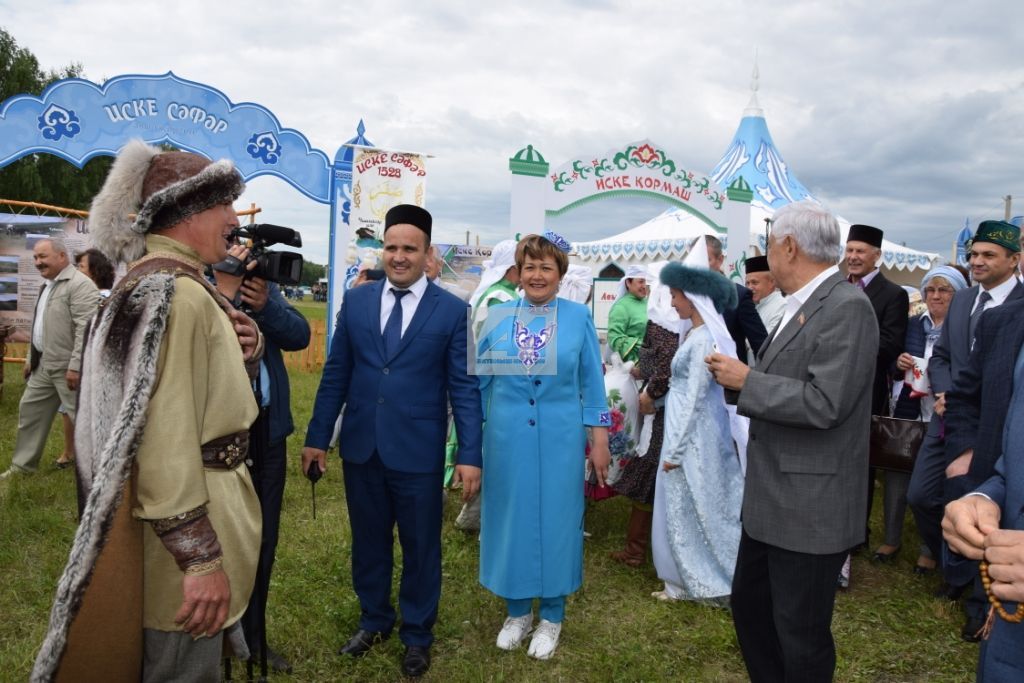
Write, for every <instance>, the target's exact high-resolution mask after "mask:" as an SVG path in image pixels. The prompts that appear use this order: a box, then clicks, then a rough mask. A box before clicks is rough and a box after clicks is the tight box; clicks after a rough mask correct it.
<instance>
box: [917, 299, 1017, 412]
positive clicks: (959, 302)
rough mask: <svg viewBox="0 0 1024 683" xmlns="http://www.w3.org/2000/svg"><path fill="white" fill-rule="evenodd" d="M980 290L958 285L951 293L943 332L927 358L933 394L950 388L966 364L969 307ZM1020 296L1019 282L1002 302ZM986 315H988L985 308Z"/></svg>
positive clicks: (969, 352) (970, 307)
mask: <svg viewBox="0 0 1024 683" xmlns="http://www.w3.org/2000/svg"><path fill="white" fill-rule="evenodd" d="M979 290H980V287H979V286H978V285H975V286H973V287H969V288H967V289H961V290H960V291H959V292H957V293H956V294H954V295H953V300H952V301H951V302H950V304H949V312H948V313H946V320H945V322H943V323H942V333H941V334H940V335H939V341H937V342H935V348H934V350H933V351H932V357H931V359H930V360H929V361H928V381H930V382H931V385H932V392H934V393H936V394H941V393H943V392H946V391H949V390H950V389H952V388H953V383H954V382H955V381H956V376H957V375H958V374H959V373H960V372H961V371H962V370H963V369H964V368H965V367H967V360H968V358H969V357H970V354H971V340H970V339H968V338H967V337H968V332H969V330H970V322H971V309H972V308H974V301H975V300H976V299H977V298H978V291H979ZM1022 297H1024V285H1021V284H1020V283H1018V284H1017V286H1016V287H1014V288H1013V290H1012V291H1011V292H1010V295H1009V296H1008V297H1006V302H1005V303H1009V302H1011V301H1014V300H1016V299H1020V298H1022ZM985 315H988V312H987V311H986V312H985Z"/></svg>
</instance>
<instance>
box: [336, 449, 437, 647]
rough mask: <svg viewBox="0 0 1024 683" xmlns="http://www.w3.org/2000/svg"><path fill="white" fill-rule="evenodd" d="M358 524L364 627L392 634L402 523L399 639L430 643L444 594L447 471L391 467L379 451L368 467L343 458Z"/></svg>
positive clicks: (357, 584)
mask: <svg viewBox="0 0 1024 683" xmlns="http://www.w3.org/2000/svg"><path fill="white" fill-rule="evenodd" d="M342 471H343V472H344V475H345V497H346V499H347V503H348V518H349V524H350V525H351V527H352V587H353V588H354V589H355V591H356V595H357V596H358V597H359V605H360V608H361V611H362V613H361V616H360V619H359V628H362V629H366V630H367V631H376V632H381V633H390V632H391V629H392V628H393V627H394V625H395V609H394V607H392V605H391V574H392V570H393V568H394V566H393V565H394V562H393V559H392V547H393V544H394V530H395V525H396V524H397V526H398V541H399V543H400V544H401V546H402V580H401V583H400V585H399V589H398V607H399V610H400V611H401V615H402V625H401V627H400V628H399V631H398V633H399V636H400V637H401V639H402V642H403V643H405V644H406V645H418V646H421V647H429V646H430V645H431V644H432V643H433V642H434V635H433V633H432V631H431V629H432V628H433V626H434V622H435V621H437V604H438V601H439V600H440V599H441V511H442V505H443V499H442V486H441V484H442V481H443V479H444V472H443V471H442V472H437V473H428V474H420V473H411V472H399V471H397V470H392V469H388V468H387V467H385V466H384V463H383V462H381V459H380V456H378V455H377V454H376V453H374V454H373V455H372V456H371V457H370V459H369V460H367V461H366V462H365V463H362V464H354V463H350V462H347V461H344V460H343V461H342Z"/></svg>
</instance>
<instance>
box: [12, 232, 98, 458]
mask: <svg viewBox="0 0 1024 683" xmlns="http://www.w3.org/2000/svg"><path fill="white" fill-rule="evenodd" d="M32 258H33V261H34V262H35V266H36V269H38V270H39V273H40V274H41V275H42V276H43V278H44V280H45V281H46V282H45V284H44V285H43V289H42V291H41V292H40V294H39V299H38V301H37V302H36V313H35V317H34V319H33V320H32V344H31V348H30V352H29V358H28V362H27V363H25V380H26V382H27V384H26V385H25V393H24V394H22V397H21V403H20V405H19V407H18V436H17V440H16V442H15V445H14V457H13V459H12V462H11V467H10V469H8V470H7V471H5V472H4V473H3V474H0V478H7V477H10V476H11V475H12V474H15V473H22V474H30V473H32V472H35V471H36V468H37V467H38V466H39V459H40V458H41V457H42V455H43V447H44V446H45V445H46V437H47V435H48V434H49V433H50V425H51V423H52V422H53V418H54V416H55V415H56V414H57V408H58V407H59V406H63V407H64V411H65V412H66V413H67V414H68V415H69V416H70V417H71V419H72V420H74V418H75V391H76V390H77V389H78V378H79V371H80V369H81V362H82V339H83V335H84V332H85V324H86V323H87V322H88V320H89V318H91V317H92V315H93V313H95V312H96V307H97V306H98V305H99V300H100V297H99V292H98V290H97V289H96V285H95V284H93V281H92V280H90V279H89V278H88V277H87V276H86V275H85V274H84V273H82V272H81V271H80V270H78V268H76V267H75V265H74V264H73V263H71V259H69V258H68V252H67V247H66V246H65V245H64V244H63V242H61V241H60V240H58V239H42V240H39V241H38V242H36V245H35V247H34V248H33V249H32Z"/></svg>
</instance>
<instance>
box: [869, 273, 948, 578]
mask: <svg viewBox="0 0 1024 683" xmlns="http://www.w3.org/2000/svg"><path fill="white" fill-rule="evenodd" d="M966 287H967V280H966V279H965V278H964V276H963V275H961V273H960V271H958V270H957V269H956V268H953V267H952V266H937V267H935V268H932V269H931V270H929V271H928V272H927V273H926V274H925V276H924V278H922V280H921V296H922V297H923V298H924V303H925V305H926V306H927V310H926V311H925V312H924V313H921V314H919V315H915V316H913V317H912V318H910V320H909V321H908V323H907V337H906V342H905V343H904V345H903V349H904V351H903V353H902V354H900V356H899V357H898V358H897V359H896V371H895V376H894V379H895V380H897V382H898V383H899V384H902V387H901V388H900V390H899V394H898V398H897V399H896V405H895V407H894V408H893V411H892V416H893V417H898V418H901V419H903V420H921V421H923V422H928V421H929V420H931V418H932V413H934V411H935V397H934V396H932V395H931V394H926V395H922V393H921V392H916V391H914V390H913V388H912V387H911V385H910V384H908V383H906V382H899V380H902V379H903V378H904V377H905V376H906V373H907V371H908V370H911V369H913V368H914V367H915V365H917V366H918V369H919V370H925V371H926V370H927V367H928V359H929V358H931V355H932V349H933V348H934V347H935V342H936V341H938V339H939V334H940V333H941V332H942V323H943V322H944V321H945V319H946V313H947V312H948V311H949V304H950V302H951V301H952V300H953V294H955V293H956V292H958V291H960V290H961V289H965V288H966ZM915 358H916V359H917V360H916V361H915ZM882 482H883V485H884V487H885V490H884V493H883V495H882V504H883V508H882V510H883V513H882V514H883V519H884V520H885V543H883V544H882V545H881V546H879V547H878V549H877V550H876V551H875V554H874V556H873V558H872V559H873V560H874V561H875V562H889V561H890V560H892V559H893V558H895V557H896V555H897V553H899V550H900V546H901V545H902V542H903V518H904V515H905V513H906V510H907V488H908V487H909V486H910V473H909V472H892V471H886V472H885V473H884V476H883V479H882ZM933 569H935V558H934V557H932V553H931V551H930V550H929V549H928V546H927V545H925V544H924V543H922V544H921V549H920V553H919V555H918V558H917V563H916V564H915V565H914V571H915V572H916V573H918V574H926V573H928V572H930V571H932V570H933Z"/></svg>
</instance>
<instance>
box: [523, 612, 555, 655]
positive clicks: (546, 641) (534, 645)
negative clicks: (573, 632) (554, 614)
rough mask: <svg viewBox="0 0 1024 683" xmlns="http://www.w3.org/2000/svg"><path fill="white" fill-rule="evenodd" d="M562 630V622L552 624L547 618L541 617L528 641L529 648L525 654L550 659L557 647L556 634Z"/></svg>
mask: <svg viewBox="0 0 1024 683" xmlns="http://www.w3.org/2000/svg"><path fill="white" fill-rule="evenodd" d="M561 632H562V624H561V623H558V624H554V623H552V622H550V621H548V620H547V619H541V620H540V623H539V624H538V625H537V630H536V631H534V632H533V639H532V640H531V641H530V649H528V650H527V651H526V654H528V655H530V656H531V657H533V658H534V659H551V655H553V654H555V648H556V647H558V636H559V634H560V633H561Z"/></svg>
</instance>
